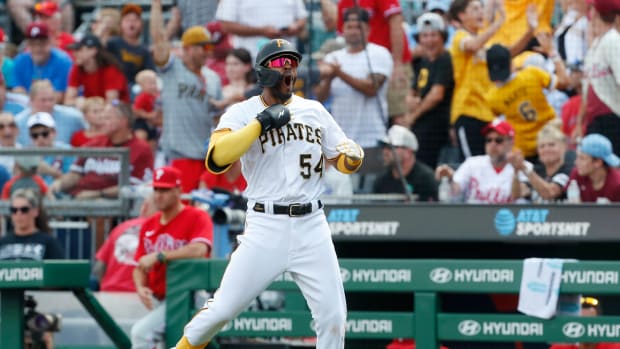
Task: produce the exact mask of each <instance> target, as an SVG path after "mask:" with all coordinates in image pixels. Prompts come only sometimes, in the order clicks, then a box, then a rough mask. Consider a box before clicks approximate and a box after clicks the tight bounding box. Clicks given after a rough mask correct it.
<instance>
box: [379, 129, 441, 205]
mask: <svg viewBox="0 0 620 349" xmlns="http://www.w3.org/2000/svg"><path fill="white" fill-rule="evenodd" d="M379 143H380V145H382V146H383V163H384V165H385V166H386V167H387V171H386V173H385V174H384V175H383V176H381V177H379V178H378V179H377V181H376V182H375V184H374V188H373V192H374V193H377V194H387V193H404V188H403V185H402V181H401V179H400V178H401V176H400V173H399V171H398V168H397V166H396V161H398V162H399V164H400V168H401V170H402V175H403V177H405V181H406V182H407V190H408V192H409V193H412V194H415V195H417V196H418V198H417V201H437V181H436V180H435V174H434V171H433V169H431V168H430V167H429V166H428V165H426V164H425V163H423V162H420V161H416V155H415V153H416V151H417V150H418V140H417V138H416V136H415V135H414V134H413V132H411V131H409V129H407V128H406V127H403V126H400V125H394V126H392V127H390V130H389V131H388V135H387V137H385V138H384V139H383V140H382V141H380V142H379ZM392 147H393V148H394V149H393V150H392Z"/></svg>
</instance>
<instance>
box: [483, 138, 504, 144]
mask: <svg viewBox="0 0 620 349" xmlns="http://www.w3.org/2000/svg"><path fill="white" fill-rule="evenodd" d="M505 140H506V138H504V137H495V138H494V137H488V138H485V142H486V143H487V144H489V143H491V142H495V143H496V144H502V143H504V141H505Z"/></svg>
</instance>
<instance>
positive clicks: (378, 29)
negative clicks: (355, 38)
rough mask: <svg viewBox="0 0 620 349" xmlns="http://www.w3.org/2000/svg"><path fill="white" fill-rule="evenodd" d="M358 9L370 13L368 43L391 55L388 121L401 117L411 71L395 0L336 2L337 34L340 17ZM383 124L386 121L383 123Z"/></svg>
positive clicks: (400, 12) (349, 0)
mask: <svg viewBox="0 0 620 349" xmlns="http://www.w3.org/2000/svg"><path fill="white" fill-rule="evenodd" d="M356 5H357V6H359V7H361V8H363V9H365V10H366V11H368V13H369V14H370V21H369V25H370V33H368V41H369V42H372V43H374V44H377V45H381V46H383V47H385V48H387V49H388V50H389V51H390V52H391V53H392V59H393V61H394V70H393V71H392V77H391V78H390V80H389V81H390V86H389V89H388V114H389V116H390V118H394V117H397V116H402V115H404V114H405V112H406V110H407V106H406V103H405V97H406V96H407V91H408V90H409V87H410V86H411V80H412V78H413V71H412V68H411V65H410V63H411V51H409V44H408V41H407V36H406V33H405V31H404V30H403V15H402V9H401V7H400V3H399V1H398V0H340V2H338V31H339V32H341V33H342V26H343V23H344V21H343V14H344V11H345V10H346V9H348V8H350V7H354V6H356ZM386 121H387V120H386Z"/></svg>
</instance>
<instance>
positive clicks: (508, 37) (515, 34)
mask: <svg viewBox="0 0 620 349" xmlns="http://www.w3.org/2000/svg"><path fill="white" fill-rule="evenodd" d="M530 4H534V5H536V12H537V13H538V27H537V28H536V33H553V31H552V30H551V17H553V10H554V0H504V8H505V9H506V21H505V22H504V24H503V25H502V27H501V28H500V29H499V30H498V31H497V33H495V35H493V37H492V38H491V40H489V43H491V44H498V43H499V44H503V45H504V46H511V45H514V44H515V43H516V42H517V40H519V38H521V37H522V36H523V34H525V32H526V31H527V27H528V24H527V8H528V6H529V5H530Z"/></svg>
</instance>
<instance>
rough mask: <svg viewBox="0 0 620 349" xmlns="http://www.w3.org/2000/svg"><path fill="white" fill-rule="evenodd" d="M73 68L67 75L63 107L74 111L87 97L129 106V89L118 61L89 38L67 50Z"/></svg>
mask: <svg viewBox="0 0 620 349" xmlns="http://www.w3.org/2000/svg"><path fill="white" fill-rule="evenodd" d="M70 47H71V49H73V50H74V52H75V62H74V63H75V64H74V65H73V67H71V71H70V72H69V83H68V88H67V92H66V94H65V101H64V104H66V105H73V106H76V107H78V108H80V107H81V106H82V103H83V99H84V98H87V97H103V98H104V99H105V100H106V102H108V103H109V102H111V101H113V100H121V101H123V102H127V103H128V102H129V87H128V84H127V79H126V78H125V75H124V74H123V72H122V70H121V68H120V64H119V63H118V61H117V60H116V59H115V58H114V56H112V54H111V53H109V52H108V51H107V50H106V49H104V48H103V47H102V46H101V41H99V39H98V38H97V37H96V36H94V35H91V34H87V35H85V36H84V37H83V38H82V40H80V41H79V42H77V43H75V44H74V45H71V46H70Z"/></svg>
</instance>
